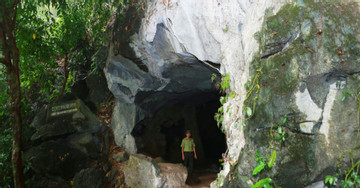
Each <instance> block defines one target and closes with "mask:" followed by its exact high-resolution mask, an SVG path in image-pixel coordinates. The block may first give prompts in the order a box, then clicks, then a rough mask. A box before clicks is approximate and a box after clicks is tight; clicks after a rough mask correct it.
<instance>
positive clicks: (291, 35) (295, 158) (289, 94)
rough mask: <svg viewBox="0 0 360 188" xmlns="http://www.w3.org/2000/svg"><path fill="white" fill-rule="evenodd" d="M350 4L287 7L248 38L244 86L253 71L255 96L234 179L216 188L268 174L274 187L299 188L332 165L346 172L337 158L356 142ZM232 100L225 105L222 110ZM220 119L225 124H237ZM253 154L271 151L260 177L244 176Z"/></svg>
mask: <svg viewBox="0 0 360 188" xmlns="http://www.w3.org/2000/svg"><path fill="white" fill-rule="evenodd" d="M355 4H356V3H354V2H353V3H346V2H342V3H340V2H317V1H305V2H301V3H300V2H299V3H288V4H285V5H284V6H282V7H281V8H280V10H279V11H278V12H273V11H271V10H269V12H267V14H265V15H264V22H263V26H262V28H261V29H260V30H259V31H258V32H257V33H256V34H255V35H254V37H255V38H256V39H257V40H258V43H259V50H258V52H257V53H255V54H254V56H253V59H252V62H251V63H250V64H249V65H250V69H249V70H250V79H249V83H250V82H252V81H254V80H255V76H256V75H257V74H259V72H260V71H261V77H260V78H259V79H258V81H259V82H258V84H259V86H258V88H259V89H258V95H257V96H256V94H254V95H253V96H252V97H250V100H252V101H254V100H255V97H256V98H257V99H256V102H255V109H256V110H255V112H254V115H253V116H252V118H250V119H249V121H247V122H246V127H245V128H244V133H245V140H246V143H245V145H244V149H243V151H242V152H241V153H240V156H239V158H238V165H237V166H236V168H234V169H233V170H234V172H235V173H234V175H233V176H234V177H238V178H234V179H233V180H232V181H227V182H226V183H225V184H224V186H230V187H231V186H234V185H241V187H246V186H251V185H252V183H255V182H256V181H258V180H259V179H260V177H271V178H272V179H273V181H274V182H275V183H276V185H281V186H282V187H303V186H306V185H310V184H312V183H313V182H317V181H321V180H324V178H325V175H331V174H336V173H337V167H340V169H342V170H346V169H349V168H351V167H350V166H349V165H350V158H349V156H348V155H346V154H345V156H343V158H342V159H341V161H339V162H340V166H337V160H338V158H339V156H340V155H342V152H344V151H345V150H347V149H351V148H353V147H355V144H356V143H358V141H359V137H358V136H357V130H358V122H357V121H358V120H357V118H358V117H357V115H356V114H357V109H358V106H359V99H357V98H356V96H355V94H356V93H358V92H359V90H358V87H359V84H360V74H359V73H360V68H359V66H358V63H359V61H360V59H359V56H358V51H359V50H360V38H359V37H358V36H359V30H358V26H359V24H360V19H359V18H358V16H356V15H357V14H358V13H359V6H358V5H355ZM336 7H341V9H338V8H336ZM343 9H344V10H347V11H344V10H343ZM330 10H334V11H330ZM322 13H324V14H322ZM330 31H331V32H330ZM349 33H354V34H349ZM355 33H356V34H355ZM348 91H350V92H348ZM254 92H256V90H255V91H254ZM234 103H235V101H230V102H228V105H229V106H228V108H232V109H233V108H234V107H233V106H234ZM249 104H251V105H252V104H253V103H249ZM249 104H247V105H249ZM240 119H241V118H240ZM284 119H285V120H284ZM226 121H227V125H228V126H234V125H235V124H236V123H239V122H240V121H236V120H232V119H228V120H226ZM240 123H241V122H240ZM231 124H232V125H231ZM278 127H281V128H280V133H281V132H285V137H284V139H283V141H278V140H276V137H279V136H281V135H280V134H279V133H278V131H276V129H277V128H278ZM256 150H259V152H260V154H261V155H263V156H266V155H268V156H269V155H270V154H271V152H272V150H277V151H278V152H277V158H276V164H275V166H274V167H273V168H272V170H270V171H266V172H263V174H262V175H260V177H256V176H255V177H253V176H251V173H252V171H253V169H254V168H255V167H256V165H257V164H256V162H255V160H254V157H255V156H256V155H255V151H256ZM356 155H358V153H357V154H356ZM314 186H315V185H314ZM320 186H321V185H320ZM315 187H316V186H315Z"/></svg>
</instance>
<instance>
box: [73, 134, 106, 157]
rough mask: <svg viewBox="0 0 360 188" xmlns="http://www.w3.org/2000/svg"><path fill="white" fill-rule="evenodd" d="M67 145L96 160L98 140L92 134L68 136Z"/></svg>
mask: <svg viewBox="0 0 360 188" xmlns="http://www.w3.org/2000/svg"><path fill="white" fill-rule="evenodd" d="M66 140H67V144H68V145H69V146H71V147H73V148H75V149H77V150H79V151H81V152H83V153H84V154H85V155H86V156H89V157H91V158H93V159H96V158H97V157H98V156H99V154H100V144H99V140H98V139H97V137H96V136H94V135H93V134H92V133H89V132H85V133H79V134H73V135H70V136H69V137H68V138H67V139H66Z"/></svg>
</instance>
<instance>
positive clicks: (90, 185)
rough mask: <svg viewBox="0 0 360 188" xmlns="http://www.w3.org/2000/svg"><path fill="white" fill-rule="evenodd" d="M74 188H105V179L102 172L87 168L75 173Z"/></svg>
mask: <svg viewBox="0 0 360 188" xmlns="http://www.w3.org/2000/svg"><path fill="white" fill-rule="evenodd" d="M73 181H74V187H75V188H105V187H106V178H105V173H104V171H102V170H100V169H97V168H87V169H83V170H81V171H80V172H78V173H76V175H75V177H74V179H73Z"/></svg>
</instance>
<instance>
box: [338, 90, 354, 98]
mask: <svg viewBox="0 0 360 188" xmlns="http://www.w3.org/2000/svg"><path fill="white" fill-rule="evenodd" d="M347 95H350V96H352V97H354V94H353V93H352V92H351V91H350V90H347V89H343V90H342V96H341V101H344V100H345V99H346V96H347Z"/></svg>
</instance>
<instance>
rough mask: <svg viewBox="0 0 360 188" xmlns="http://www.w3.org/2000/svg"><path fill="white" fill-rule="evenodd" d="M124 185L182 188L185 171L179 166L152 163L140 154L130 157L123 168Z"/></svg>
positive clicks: (148, 158) (185, 176)
mask: <svg viewBox="0 0 360 188" xmlns="http://www.w3.org/2000/svg"><path fill="white" fill-rule="evenodd" d="M124 174H125V183H126V184H127V185H129V186H131V187H144V188H145V187H149V188H150V187H151V188H153V187H169V188H170V187H184V186H185V181H186V178H187V170H186V168H185V167H184V166H183V165H181V164H172V163H158V164H156V163H154V162H153V161H152V159H151V158H150V157H147V156H145V155H142V154H135V155H131V156H130V159H129V161H127V162H126V165H125V167H124Z"/></svg>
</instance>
